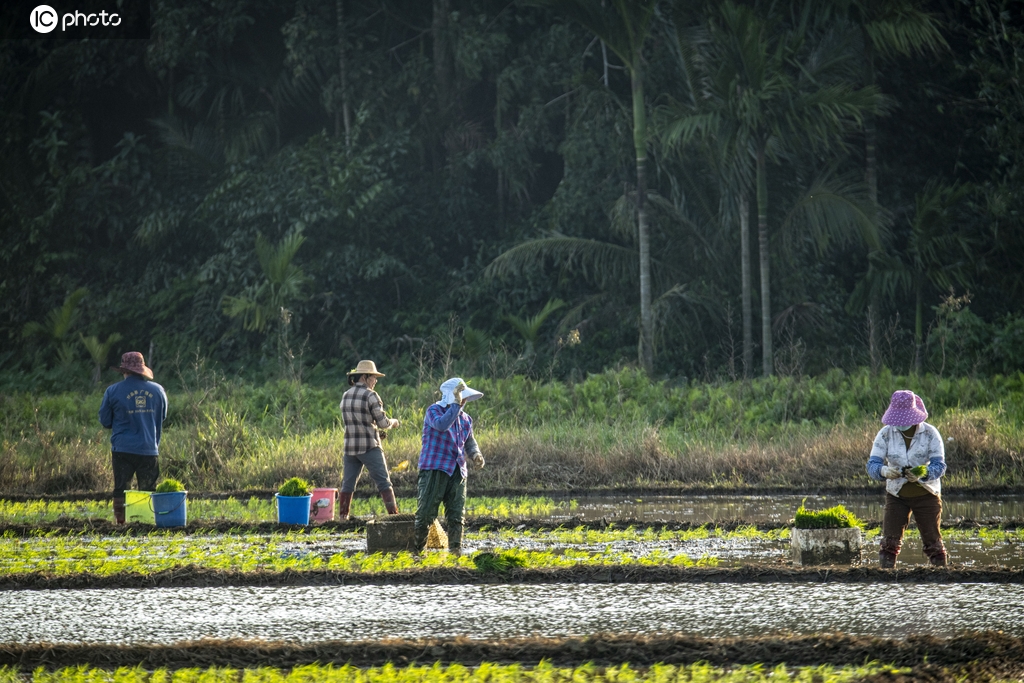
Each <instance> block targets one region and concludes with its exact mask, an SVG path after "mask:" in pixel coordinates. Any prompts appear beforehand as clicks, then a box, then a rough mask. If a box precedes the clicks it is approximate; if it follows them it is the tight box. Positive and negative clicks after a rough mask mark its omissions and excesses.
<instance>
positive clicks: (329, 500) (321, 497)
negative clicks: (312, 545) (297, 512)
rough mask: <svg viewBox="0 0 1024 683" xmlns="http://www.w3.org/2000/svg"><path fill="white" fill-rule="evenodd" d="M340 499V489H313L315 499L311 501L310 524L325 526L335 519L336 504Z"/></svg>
mask: <svg viewBox="0 0 1024 683" xmlns="http://www.w3.org/2000/svg"><path fill="white" fill-rule="evenodd" d="M337 499H338V489H313V497H312V498H311V499H310V501H309V523H310V524H323V523H324V522H330V521H332V520H333V519H334V502H335V501H336V500H337Z"/></svg>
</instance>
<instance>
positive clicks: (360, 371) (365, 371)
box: [348, 360, 387, 377]
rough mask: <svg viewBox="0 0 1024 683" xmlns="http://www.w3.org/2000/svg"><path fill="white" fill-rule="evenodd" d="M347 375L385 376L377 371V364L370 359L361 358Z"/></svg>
mask: <svg viewBox="0 0 1024 683" xmlns="http://www.w3.org/2000/svg"><path fill="white" fill-rule="evenodd" d="M348 374H349V376H351V375H373V376H375V377H387V375H385V374H384V373H383V372H377V364H376V363H374V362H373V361H372V360H361V361H359V364H358V365H356V368H355V370H349V371H348Z"/></svg>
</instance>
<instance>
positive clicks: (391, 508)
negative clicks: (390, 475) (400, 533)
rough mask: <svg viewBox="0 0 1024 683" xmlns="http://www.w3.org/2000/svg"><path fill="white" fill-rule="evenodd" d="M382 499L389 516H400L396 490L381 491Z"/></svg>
mask: <svg viewBox="0 0 1024 683" xmlns="http://www.w3.org/2000/svg"><path fill="white" fill-rule="evenodd" d="M380 499H381V500H383V501H384V509H385V510H387V511H388V514H389V515H397V514H398V501H397V500H395V490H394V489H384V490H383V491H381V492H380Z"/></svg>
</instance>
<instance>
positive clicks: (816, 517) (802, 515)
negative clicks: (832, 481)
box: [794, 502, 864, 529]
mask: <svg viewBox="0 0 1024 683" xmlns="http://www.w3.org/2000/svg"><path fill="white" fill-rule="evenodd" d="M794 526H795V527H796V528H797V529H849V528H851V527H863V526H864V521H863V520H861V519H858V518H857V515H855V514H853V513H852V512H850V511H849V510H847V509H846V508H845V507H844V506H842V505H836V506H835V507H831V508H828V509H827V510H820V511H818V512H812V511H811V510H808V509H807V508H806V507H804V504H803V502H801V503H800V507H799V508H797V510H796V519H795V520H794Z"/></svg>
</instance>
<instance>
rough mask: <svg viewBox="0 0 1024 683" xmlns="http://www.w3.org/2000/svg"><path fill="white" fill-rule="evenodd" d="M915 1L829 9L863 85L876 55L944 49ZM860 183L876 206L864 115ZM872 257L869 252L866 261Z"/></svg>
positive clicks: (934, 23)
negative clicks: (855, 46)
mask: <svg viewBox="0 0 1024 683" xmlns="http://www.w3.org/2000/svg"><path fill="white" fill-rule="evenodd" d="M921 5H922V3H921V2H919V1H918V0H843V1H842V2H839V3H835V4H834V5H831V7H833V8H834V9H835V10H836V11H837V12H838V14H840V15H841V16H845V17H846V18H847V19H849V20H850V21H852V22H853V23H854V24H855V25H856V26H857V27H858V28H859V29H860V34H861V40H862V52H861V59H862V62H863V68H864V75H863V83H864V84H865V85H867V86H872V87H873V86H875V84H876V82H877V72H876V69H875V57H876V55H877V56H879V57H881V58H882V59H885V60H891V59H893V58H895V57H900V56H902V57H909V56H911V55H913V54H920V55H924V54H929V53H930V54H937V53H938V52H940V51H941V50H943V49H946V48H948V47H949V46H948V44H947V43H946V40H945V38H943V37H942V33H941V31H940V30H939V23H938V20H937V19H936V18H935V17H934V16H933V15H931V14H929V13H927V12H925V11H924V10H922V9H921ZM864 180H865V182H866V183H867V186H868V192H869V194H870V199H871V202H872V203H874V204H875V205H877V204H878V155H877V134H876V130H875V117H874V116H873V115H872V113H871V112H868V113H867V114H866V115H865V118H864ZM872 253H873V250H872V252H869V258H870V257H871V255H872ZM875 256H880V255H875ZM878 308H879V301H878V299H877V298H875V299H872V300H871V301H870V302H869V303H868V318H869V321H870V323H869V339H868V346H869V352H870V356H871V368H872V371H875V370H877V368H878V366H879V358H878V345H879V341H878V333H879V323H878V315H879V310H878Z"/></svg>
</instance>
